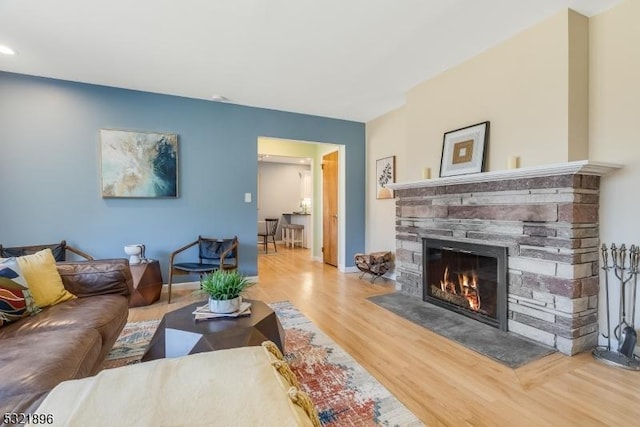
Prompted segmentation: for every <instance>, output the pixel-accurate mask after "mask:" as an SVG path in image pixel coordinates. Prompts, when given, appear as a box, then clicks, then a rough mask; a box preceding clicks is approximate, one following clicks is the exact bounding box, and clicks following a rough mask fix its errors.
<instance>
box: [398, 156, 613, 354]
mask: <svg viewBox="0 0 640 427" xmlns="http://www.w3.org/2000/svg"><path fill="white" fill-rule="evenodd" d="M619 167H620V166H618V165H611V164H603V163H593V162H588V161H579V162H570V163H562V164H555V165H548V166H541V167H533V168H522V169H514V170H505V171H495V172H485V173H479V174H473V175H461V176H454V177H447V178H438V179H431V180H421V181H414V182H408V183H399V184H392V185H390V187H391V188H392V189H394V190H395V197H396V287H397V288H398V290H399V291H401V292H402V293H404V294H407V295H409V296H412V297H415V298H419V299H422V257H423V255H422V238H423V237H431V238H439V239H450V240H454V241H460V242H472V243H482V244H495V245H500V246H506V247H507V248H508V262H507V263H508V310H507V317H508V330H509V331H511V332H514V333H516V334H520V335H523V336H526V337H528V338H530V339H533V340H534V341H537V342H540V343H542V344H546V345H549V346H551V347H554V348H556V349H558V350H559V351H560V352H562V353H565V354H568V355H573V354H576V353H579V352H581V351H584V350H587V349H590V348H592V347H593V346H595V345H596V344H597V338H598V293H599V238H598V235H599V234H598V207H599V188H600V176H602V175H604V174H606V173H608V172H610V171H612V170H614V169H617V168H619Z"/></svg>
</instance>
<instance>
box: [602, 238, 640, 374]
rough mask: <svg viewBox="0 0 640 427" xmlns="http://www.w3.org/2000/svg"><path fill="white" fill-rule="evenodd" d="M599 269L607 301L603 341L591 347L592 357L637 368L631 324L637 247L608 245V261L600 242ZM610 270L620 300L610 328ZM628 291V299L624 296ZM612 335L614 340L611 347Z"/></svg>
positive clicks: (638, 261)
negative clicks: (600, 261)
mask: <svg viewBox="0 0 640 427" xmlns="http://www.w3.org/2000/svg"><path fill="white" fill-rule="evenodd" d="M602 264H603V267H602V269H603V270H604V274H605V276H604V283H605V296H606V302H607V335H605V334H602V336H603V337H605V338H606V339H607V345H606V347H605V346H598V347H596V348H595V349H594V350H593V357H595V358H596V359H597V360H600V361H602V362H604V363H607V364H609V365H613V366H618V367H621V368H625V369H630V370H634V371H638V370H640V356H638V355H636V354H634V350H635V347H636V344H637V342H638V336H637V333H636V328H635V317H636V290H637V285H638V271H639V270H638V265H639V264H640V247H638V246H635V245H631V247H630V248H629V250H627V248H626V247H625V245H624V244H622V245H621V246H620V247H619V248H618V247H616V245H615V244H612V245H611V264H609V250H608V249H607V246H606V245H605V244H603V245H602ZM611 272H613V274H614V276H615V278H617V279H618V281H619V282H620V302H619V304H618V322H617V325H616V326H615V328H614V329H613V332H612V331H611V307H610V305H609V301H610V299H609V274H610V273H611ZM628 294H631V295H630V296H631V298H630V301H629V300H628V297H629V295H628ZM612 334H613V337H614V338H615V339H616V340H617V341H618V343H617V346H616V347H615V348H612V345H611V341H612V337H611V335H612Z"/></svg>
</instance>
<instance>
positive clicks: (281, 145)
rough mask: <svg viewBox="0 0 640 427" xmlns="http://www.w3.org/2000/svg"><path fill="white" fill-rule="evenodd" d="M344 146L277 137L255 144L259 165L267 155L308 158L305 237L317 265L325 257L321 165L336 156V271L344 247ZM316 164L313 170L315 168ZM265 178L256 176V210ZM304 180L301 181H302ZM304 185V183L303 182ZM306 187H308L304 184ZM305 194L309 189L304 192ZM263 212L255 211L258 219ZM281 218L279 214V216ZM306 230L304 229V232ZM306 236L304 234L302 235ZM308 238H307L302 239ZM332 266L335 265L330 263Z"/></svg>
mask: <svg viewBox="0 0 640 427" xmlns="http://www.w3.org/2000/svg"><path fill="white" fill-rule="evenodd" d="M344 150H345V149H344V146H342V145H339V144H332V143H324V142H313V141H302V140H287V139H280V138H271V137H259V138H258V141H257V154H258V160H259V163H261V162H262V161H265V160H266V156H276V157H290V158H298V159H300V158H311V159H312V162H311V180H310V183H311V193H312V197H311V206H310V208H309V209H310V211H311V215H309V220H310V221H311V224H310V228H311V229H310V230H309V231H310V233H309V234H308V238H309V239H311V240H312V246H311V252H310V254H309V256H310V257H311V258H312V259H313V260H314V261H318V262H323V261H324V259H323V258H324V257H323V253H322V246H323V228H324V225H323V208H322V206H323V182H322V181H323V177H322V168H321V167H320V165H321V164H322V160H323V157H324V156H325V155H326V154H329V153H332V152H334V153H337V158H338V159H339V163H338V166H339V169H338V174H337V175H336V176H337V183H336V184H337V185H336V197H337V200H339V203H336V209H337V211H336V212H335V213H334V214H337V215H338V221H337V223H338V227H337V230H336V233H335V237H334V238H333V241H334V242H335V246H336V248H337V249H336V251H335V253H336V260H335V261H334V263H335V264H337V267H338V269H341V270H342V269H343V267H344V265H343V264H344V260H341V256H342V255H341V254H344V244H345V234H346V231H345V228H344V221H343V220H342V218H343V216H344V212H343V210H344V206H345V203H344V197H345V190H344V186H345V178H344V174H345V171H344V167H343V164H344V156H345V151H344ZM314 165H316V167H314ZM262 178H264V177H261V176H260V173H259V174H258V177H257V180H258V197H257V201H258V204H257V206H256V207H257V208H258V209H259V208H260V206H261V205H263V203H264V200H262V196H261V194H260V193H261V191H260V187H263V186H264V185H265V184H266V183H264V182H263V179H262ZM295 180H296V181H299V178H298V177H296V178H295ZM303 181H304V180H303ZM304 182H306V181H304ZM280 185H282V181H280V183H279V184H277V185H275V188H279V187H280ZM304 187H305V188H308V187H307V186H306V185H305V186H304ZM305 193H308V190H307V191H305ZM265 213H266V212H263V211H262V209H259V210H258V211H257V215H256V216H257V219H258V220H259V219H260V217H261V216H264V215H263V214H265ZM278 215H280V214H278ZM306 229H307V227H306V226H305V231H306ZM305 234H307V233H305ZM305 237H307V236H305ZM332 265H334V264H332Z"/></svg>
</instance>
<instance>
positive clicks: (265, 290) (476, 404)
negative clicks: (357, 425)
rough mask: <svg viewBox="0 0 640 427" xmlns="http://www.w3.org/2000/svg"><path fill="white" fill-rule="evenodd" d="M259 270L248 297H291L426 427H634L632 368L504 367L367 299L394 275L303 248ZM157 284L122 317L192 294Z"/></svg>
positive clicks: (586, 357) (562, 361)
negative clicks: (373, 274) (350, 268)
mask: <svg viewBox="0 0 640 427" xmlns="http://www.w3.org/2000/svg"><path fill="white" fill-rule="evenodd" d="M258 273H259V283H258V285H256V286H254V287H253V288H252V289H251V291H250V292H249V297H252V298H256V299H261V300H263V301H265V302H275V301H283V300H289V301H291V302H292V303H293V304H294V305H295V306H296V307H297V308H298V309H299V310H300V311H302V312H303V313H304V314H305V315H306V316H307V317H308V318H309V319H311V320H312V321H313V322H314V323H315V324H316V325H317V326H318V327H319V328H320V329H322V330H323V331H324V332H325V333H327V334H328V335H329V336H330V337H331V338H333V340H335V341H336V342H337V343H338V344H339V345H340V346H341V347H342V348H344V349H345V350H346V351H347V352H348V353H349V354H351V356H353V357H354V358H355V359H356V360H357V361H358V362H359V363H360V364H361V365H362V366H363V367H364V368H365V369H366V370H367V371H369V373H371V374H372V375H373V376H374V377H376V379H378V381H380V382H381V383H382V384H383V385H384V386H385V387H387V389H389V390H390V391H391V392H392V393H393V394H394V395H395V396H396V397H397V398H398V399H399V400H400V401H402V402H403V403H404V404H405V405H406V406H407V407H408V408H409V409H410V410H411V411H412V412H413V413H414V414H416V415H417V416H418V417H419V418H420V419H421V420H422V421H423V422H424V423H425V424H426V425H428V426H638V425H640V372H632V371H626V370H622V369H618V368H613V367H610V366H606V365H603V364H601V363H598V362H596V361H595V360H593V358H592V356H591V354H590V353H588V352H587V353H583V354H580V355H577V356H573V357H568V356H564V355H561V354H553V355H550V356H547V357H545V358H543V359H541V360H538V361H536V362H533V363H530V364H528V365H525V366H523V367H521V368H518V369H515V370H514V369H510V368H507V367H505V366H502V365H501V364H499V363H497V362H494V361H492V360H490V359H488V358H486V357H484V356H481V355H479V354H477V353H475V352H473V351H471V350H467V349H466V348H464V347H462V346H460V345H459V344H457V343H455V342H452V341H449V340H447V339H445V338H442V337H440V336H438V335H436V334H434V333H432V332H430V331H428V330H426V329H424V328H422V327H420V326H417V325H415V324H413V323H411V322H409V321H407V320H405V319H402V318H400V317H398V316H396V315H395V314H393V313H391V312H389V311H387V310H384V309H383V308H380V307H378V306H377V305H375V304H373V303H371V302H369V301H368V300H367V299H366V298H367V297H370V296H373V295H379V294H383V293H387V292H393V290H394V285H393V282H387V283H384V282H382V281H376V283H375V284H373V285H372V284H370V283H369V282H368V281H367V280H360V279H359V274H356V273H350V274H343V273H340V272H339V271H338V270H337V269H336V268H334V267H331V266H328V265H324V264H322V263H320V262H314V261H312V260H311V259H310V253H309V251H308V250H304V249H293V250H292V249H286V248H284V247H280V246H279V247H278V253H277V255H272V252H270V254H269V255H266V256H264V255H259V257H258ZM165 288H166V287H165ZM165 291H166V290H165ZM165 291H163V295H162V297H161V300H160V301H158V302H157V303H155V304H153V305H151V306H149V307H141V308H135V309H132V310H131V311H130V315H129V320H130V321H137V320H147V319H157V318H161V317H162V315H163V314H164V313H166V312H167V311H171V310H174V309H176V308H179V307H181V306H184V305H186V304H188V303H190V302H192V301H193V298H194V297H193V295H192V294H193V291H192V290H188V289H178V290H176V289H174V292H173V298H172V299H173V301H174V302H172V303H171V304H170V305H168V304H167V303H166V301H167V296H166V294H165Z"/></svg>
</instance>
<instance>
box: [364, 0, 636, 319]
mask: <svg viewBox="0 0 640 427" xmlns="http://www.w3.org/2000/svg"><path fill="white" fill-rule="evenodd" d="M638 22H640V1H638V0H626V1H624V2H623V3H621V4H619V5H618V6H616V7H614V8H612V9H610V10H609V11H607V12H604V13H602V14H600V15H598V16H595V17H592V18H590V19H587V18H585V17H583V16H581V15H579V14H577V13H575V12H572V11H568V10H567V11H565V12H561V13H559V14H557V15H555V16H553V17H550V18H549V19H547V20H545V21H544V22H542V23H540V24H538V25H536V26H534V27H532V28H530V29H528V30H526V31H524V32H522V33H521V34H519V35H517V36H515V37H513V38H511V39H509V40H507V41H505V42H503V43H502V44H500V45H498V46H496V47H494V48H491V49H489V50H487V51H485V52H483V53H482V54H480V55H478V56H476V57H475V58H472V59H470V60H469V61H467V62H465V63H463V64H460V65H459V66H457V67H455V68H453V69H450V70H448V71H446V72H444V73H442V74H440V75H439V76H436V77H435V78H433V79H430V80H428V81H425V82H423V83H421V84H419V85H418V86H416V87H415V88H413V89H411V90H410V91H409V92H408V93H407V100H406V104H405V106H404V107H403V108H401V109H399V110H395V111H392V112H390V113H388V114H386V115H384V116H381V117H379V118H377V119H375V120H373V121H371V122H370V123H367V150H368V152H367V167H368V168H372V167H373V166H374V162H375V158H376V157H382V156H386V155H393V154H395V155H396V156H397V157H396V170H397V177H398V179H397V181H400V182H402V181H412V180H417V179H420V178H421V170H422V168H423V167H430V168H431V169H432V175H433V176H437V174H438V170H439V166H440V156H441V151H442V136H443V133H444V132H446V131H448V130H453V129H457V128H460V127H463V126H467V125H470V124H474V123H478V122H481V121H484V120H489V121H491V139H490V143H489V153H488V165H487V170H500V169H506V161H507V158H508V157H509V156H519V157H520V160H521V166H535V165H542V164H550V163H557V162H565V161H572V160H581V159H584V158H585V157H587V156H588V159H589V160H592V161H598V162H611V163H620V164H623V165H624V168H623V169H622V170H620V171H617V172H614V173H613V174H612V175H610V176H607V177H604V178H603V180H602V188H601V190H602V191H601V207H600V237H601V240H602V241H603V242H605V243H608V244H610V243H611V242H615V243H618V244H619V243H626V244H627V245H629V244H632V243H635V244H640V192H639V191H638V185H639V183H640V120H639V117H640V78H639V77H638V76H640V54H639V49H640V48H639V47H638V42H639V41H640V25H638ZM374 179H375V177H373V175H372V173H371V172H370V171H369V172H368V173H367V182H368V184H369V185H373V184H374V183H375V181H374ZM367 196H368V197H367V250H375V249H378V245H380V244H390V243H388V242H391V241H392V237H391V235H392V234H393V233H394V231H393V227H392V226H391V224H392V223H393V221H394V219H395V217H393V218H392V213H391V209H390V207H389V206H388V205H387V202H386V201H376V200H375V194H374V193H373V191H372V190H371V188H369V189H368V191H367ZM618 295H619V292H614V294H613V302H614V303H617V299H616V298H618ZM639 297H640V295H639ZM601 301H604V289H602V291H601ZM638 304H639V305H640V301H639V302H638ZM602 310H604V304H601V315H600V319H601V325H602V327H603V330H604V323H603V322H604V320H602V319H603V318H604V315H603V313H604V312H603V311H602ZM614 317H615V316H614ZM637 317H638V319H639V322H638V323H640V309H639V310H638V312H637Z"/></svg>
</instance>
